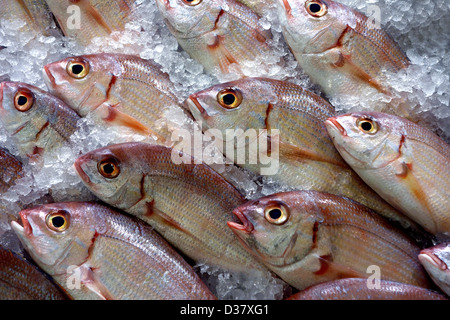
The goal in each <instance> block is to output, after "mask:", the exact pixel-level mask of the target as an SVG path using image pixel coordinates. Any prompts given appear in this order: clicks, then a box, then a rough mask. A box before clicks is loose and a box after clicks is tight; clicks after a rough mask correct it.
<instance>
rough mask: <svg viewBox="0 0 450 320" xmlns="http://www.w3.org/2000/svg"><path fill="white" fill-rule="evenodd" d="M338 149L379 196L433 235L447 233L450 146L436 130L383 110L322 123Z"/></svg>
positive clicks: (341, 116) (357, 113)
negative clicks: (382, 111) (433, 130)
mask: <svg viewBox="0 0 450 320" xmlns="http://www.w3.org/2000/svg"><path fill="white" fill-rule="evenodd" d="M325 124H326V127H327V130H328V133H329V135H330V137H331V138H332V139H333V142H334V145H335V146H336V148H337V150H338V151H339V153H340V154H341V155H342V157H343V158H344V160H345V161H346V162H347V163H348V164H349V165H350V166H351V167H352V168H353V170H354V171H355V172H356V173H357V174H358V175H359V176H360V177H361V178H362V179H363V180H364V181H365V182H366V183H367V184H368V185H369V186H370V187H371V188H372V189H373V190H375V191H376V192H377V193H378V194H379V195H380V196H381V197H382V198H383V199H385V200H386V201H387V202H388V203H390V204H391V205H392V206H393V207H395V208H397V209H398V210H399V211H401V212H403V213H404V214H405V215H407V216H408V217H409V218H411V219H412V220H414V221H415V222H417V223H418V224H420V225H421V226H423V228H424V229H425V230H426V231H428V232H430V233H432V234H434V235H436V234H447V235H449V234H450V197H449V194H448V190H450V161H449V160H450V147H449V145H448V144H447V143H445V141H444V140H442V139H441V138H440V137H439V136H437V135H436V134H435V133H433V132H432V131H430V130H429V129H427V128H424V127H422V126H420V125H417V124H415V123H414V122H411V121H409V120H407V119H405V118H402V117H398V116H394V115H391V114H387V113H377V112H354V113H348V114H345V115H340V116H337V117H331V118H330V119H328V120H326V122H325Z"/></svg>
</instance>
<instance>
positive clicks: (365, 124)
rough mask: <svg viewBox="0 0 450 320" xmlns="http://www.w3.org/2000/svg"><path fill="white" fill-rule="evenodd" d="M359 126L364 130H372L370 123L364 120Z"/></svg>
mask: <svg viewBox="0 0 450 320" xmlns="http://www.w3.org/2000/svg"><path fill="white" fill-rule="evenodd" d="M361 128H362V129H363V130H364V131H370V130H372V124H371V123H370V122H368V121H364V122H363V123H361Z"/></svg>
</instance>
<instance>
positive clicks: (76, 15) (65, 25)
mask: <svg viewBox="0 0 450 320" xmlns="http://www.w3.org/2000/svg"><path fill="white" fill-rule="evenodd" d="M45 2H47V5H48V7H49V8H50V10H51V12H52V13H53V15H54V16H55V19H56V21H58V26H59V27H60V28H61V30H62V31H63V34H64V35H65V36H67V37H71V38H74V39H76V41H77V42H78V43H79V44H80V45H83V46H86V45H89V44H90V43H91V41H92V40H93V39H94V38H96V37H105V36H108V35H109V34H111V33H112V32H113V31H121V30H123V29H124V28H125V24H126V23H127V22H130V21H131V20H132V18H133V13H134V11H135V10H137V7H138V6H137V2H136V1H135V0H119V1H102V0H77V1H73V0H45Z"/></svg>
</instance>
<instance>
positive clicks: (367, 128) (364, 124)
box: [356, 118, 378, 134]
mask: <svg viewBox="0 0 450 320" xmlns="http://www.w3.org/2000/svg"><path fill="white" fill-rule="evenodd" d="M356 125H357V126H358V129H359V130H361V131H362V132H364V133H368V134H374V133H377V131H378V126H377V123H376V122H375V121H373V120H371V119H367V118H362V119H358V121H357V122H356Z"/></svg>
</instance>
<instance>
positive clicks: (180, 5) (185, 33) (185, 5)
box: [156, 0, 221, 38]
mask: <svg viewBox="0 0 450 320" xmlns="http://www.w3.org/2000/svg"><path fill="white" fill-rule="evenodd" d="M156 4H157V7H158V9H159V11H160V13H161V14H162V16H163V17H164V20H165V21H166V24H167V25H168V27H169V28H170V30H171V31H172V33H176V34H179V35H180V36H182V37H186V38H191V37H195V36H198V35H201V34H204V33H205V32H207V31H210V30H212V28H213V27H214V22H215V21H216V17H217V16H218V15H219V13H220V11H221V7H220V5H218V4H219V1H218V0H156Z"/></svg>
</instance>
